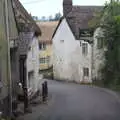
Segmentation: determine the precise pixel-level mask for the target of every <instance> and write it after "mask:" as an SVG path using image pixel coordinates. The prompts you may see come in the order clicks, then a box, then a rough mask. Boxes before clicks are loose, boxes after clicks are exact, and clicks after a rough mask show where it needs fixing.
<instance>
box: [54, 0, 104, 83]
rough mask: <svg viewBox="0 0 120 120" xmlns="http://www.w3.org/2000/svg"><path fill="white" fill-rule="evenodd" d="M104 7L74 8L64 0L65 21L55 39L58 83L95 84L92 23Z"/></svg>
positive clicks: (59, 27) (57, 31)
mask: <svg viewBox="0 0 120 120" xmlns="http://www.w3.org/2000/svg"><path fill="white" fill-rule="evenodd" d="M101 9H102V7H101V6H74V5H73V3H72V0H63V17H62V18H61V20H60V22H59V25H58V27H57V29H56V31H55V33H54V35H53V39H52V40H53V72H54V79H58V80H67V81H75V82H78V83H81V82H84V83H91V82H92V78H93V38H94V32H95V29H94V28H92V27H90V25H89V23H90V21H91V20H92V19H93V18H94V17H95V13H96V12H100V10H101Z"/></svg>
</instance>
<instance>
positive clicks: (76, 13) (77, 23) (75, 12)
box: [66, 6, 103, 39]
mask: <svg viewBox="0 0 120 120" xmlns="http://www.w3.org/2000/svg"><path fill="white" fill-rule="evenodd" d="M102 8H103V7H102V6H73V8H72V11H71V12H69V13H68V15H67V16H66V20H67V22H68V24H69V26H70V28H71V30H72V32H73V34H74V36H75V38H76V39H79V29H90V25H89V22H90V21H91V20H92V19H93V18H94V17H95V14H96V13H97V12H100V11H101V10H102Z"/></svg>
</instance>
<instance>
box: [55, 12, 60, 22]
mask: <svg viewBox="0 0 120 120" xmlns="http://www.w3.org/2000/svg"><path fill="white" fill-rule="evenodd" d="M61 16H62V15H61V13H60V12H59V13H56V14H55V18H54V20H55V21H57V20H60V18H61Z"/></svg>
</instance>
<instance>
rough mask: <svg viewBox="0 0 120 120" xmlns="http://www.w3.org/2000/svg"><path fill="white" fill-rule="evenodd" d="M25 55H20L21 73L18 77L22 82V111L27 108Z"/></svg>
mask: <svg viewBox="0 0 120 120" xmlns="http://www.w3.org/2000/svg"><path fill="white" fill-rule="evenodd" d="M26 57H27V56H26V55H21V56H20V61H21V64H20V67H21V74H20V75H22V76H21V77H20V78H22V84H23V92H24V111H25V112H26V110H27V109H28V91H27V80H26Z"/></svg>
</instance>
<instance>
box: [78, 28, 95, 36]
mask: <svg viewBox="0 0 120 120" xmlns="http://www.w3.org/2000/svg"><path fill="white" fill-rule="evenodd" d="M79 36H80V37H92V36H93V30H92V29H79Z"/></svg>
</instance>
